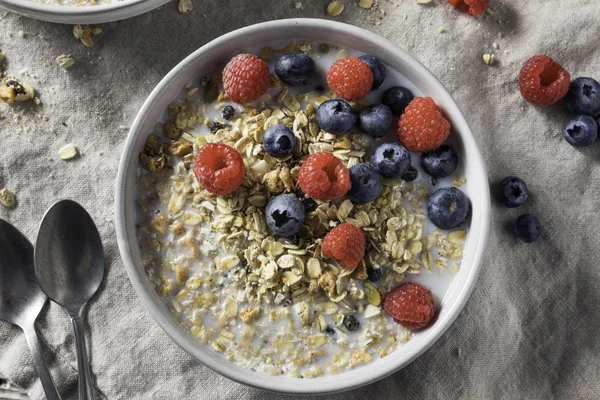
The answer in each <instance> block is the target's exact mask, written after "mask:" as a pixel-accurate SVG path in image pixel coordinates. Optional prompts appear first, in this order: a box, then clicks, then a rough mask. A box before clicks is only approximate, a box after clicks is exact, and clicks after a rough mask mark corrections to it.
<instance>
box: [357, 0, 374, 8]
mask: <svg viewBox="0 0 600 400" xmlns="http://www.w3.org/2000/svg"><path fill="white" fill-rule="evenodd" d="M358 5H359V6H360V7H362V8H366V9H367V10H368V9H370V8H371V7H373V0H360V1H359V2H358Z"/></svg>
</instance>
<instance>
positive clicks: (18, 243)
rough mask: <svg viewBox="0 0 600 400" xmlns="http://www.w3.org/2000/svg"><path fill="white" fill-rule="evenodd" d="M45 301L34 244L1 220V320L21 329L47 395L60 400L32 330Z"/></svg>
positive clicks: (50, 398) (53, 399)
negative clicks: (34, 263)
mask: <svg viewBox="0 0 600 400" xmlns="http://www.w3.org/2000/svg"><path fill="white" fill-rule="evenodd" d="M46 300H47V297H46V295H45V294H44V293H43V292H42V291H41V289H40V287H39V285H38V281H37V279H36V277H35V272H34V269H33V246H32V245H31V243H30V242H29V240H27V238H26V237H25V236H23V234H22V233H21V232H19V230H18V229H17V228H15V227H14V226H12V225H11V224H9V223H8V222H6V221H3V220H1V219H0V320H3V321H6V322H9V323H11V324H14V325H17V326H19V327H20V328H21V329H23V332H24V333H25V338H26V339H27V343H28V344H29V349H30V350H31V355H32V356H33V364H34V365H35V369H36V370H37V373H38V375H39V377H40V381H42V386H43V387H44V392H46V397H47V398H48V400H60V395H59V394H58V391H57V390H56V386H54V382H53V381H52V376H51V375H50V372H49V371H48V366H47V365H46V361H44V356H43V354H42V347H41V346H40V342H39V340H38V337H37V333H36V331H35V320H36V319H37V317H38V315H39V314H40V311H42V308H43V307H44V304H45V303H46Z"/></svg>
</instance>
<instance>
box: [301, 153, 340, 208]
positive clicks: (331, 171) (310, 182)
mask: <svg viewBox="0 0 600 400" xmlns="http://www.w3.org/2000/svg"><path fill="white" fill-rule="evenodd" d="M298 183H300V187H301V188H302V191H303V192H304V193H305V194H306V195H307V196H310V197H312V198H313V199H317V200H331V199H335V198H336V197H340V196H343V195H345V194H346V192H348V190H350V171H348V168H346V167H345V166H344V164H342V162H341V161H340V160H339V159H338V158H337V157H336V156H334V155H333V154H332V153H325V152H320V153H314V154H311V155H310V156H308V158H307V159H306V161H304V164H302V166H301V167H300V172H299V174H298Z"/></svg>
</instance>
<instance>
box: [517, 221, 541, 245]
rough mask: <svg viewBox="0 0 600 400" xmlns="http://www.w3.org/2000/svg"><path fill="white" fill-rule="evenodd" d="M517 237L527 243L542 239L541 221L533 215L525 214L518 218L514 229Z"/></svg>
mask: <svg viewBox="0 0 600 400" xmlns="http://www.w3.org/2000/svg"><path fill="white" fill-rule="evenodd" d="M514 232H515V236H516V237H517V238H519V239H521V240H522V241H523V242H525V243H531V242H535V241H536V240H538V238H539V237H540V234H541V232H540V221H538V219H537V217H536V216H535V215H533V214H523V215H521V216H519V218H517V221H516V222H515V227H514Z"/></svg>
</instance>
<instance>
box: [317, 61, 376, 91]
mask: <svg viewBox="0 0 600 400" xmlns="http://www.w3.org/2000/svg"><path fill="white" fill-rule="evenodd" d="M327 84H328V85H329V87H330V88H331V89H333V91H334V92H335V93H337V95H338V96H340V97H341V98H342V99H344V100H348V101H357V100H361V99H363V98H365V97H366V96H367V95H368V94H369V92H370V91H371V87H372V86H373V72H371V68H369V66H368V65H367V63H366V62H364V61H362V60H359V59H358V58H356V57H346V58H342V59H341V60H338V61H336V62H334V63H333V65H332V66H331V68H329V72H327Z"/></svg>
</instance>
